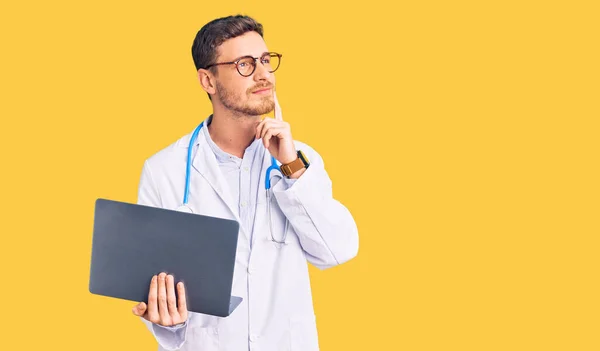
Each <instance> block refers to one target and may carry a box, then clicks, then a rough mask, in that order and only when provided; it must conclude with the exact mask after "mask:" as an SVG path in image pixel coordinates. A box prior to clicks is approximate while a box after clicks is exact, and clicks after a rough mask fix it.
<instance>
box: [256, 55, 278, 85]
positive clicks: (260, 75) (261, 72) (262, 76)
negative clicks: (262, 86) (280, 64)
mask: <svg viewBox="0 0 600 351" xmlns="http://www.w3.org/2000/svg"><path fill="white" fill-rule="evenodd" d="M272 74H273V73H270V72H269V71H268V70H267V67H265V65H263V64H262V62H260V60H258V61H257V62H256V69H255V70H254V80H255V81H261V80H269V78H270V77H271V75H272Z"/></svg>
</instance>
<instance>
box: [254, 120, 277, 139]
mask: <svg viewBox="0 0 600 351" xmlns="http://www.w3.org/2000/svg"><path fill="white" fill-rule="evenodd" d="M273 121H275V120H274V119H273V118H270V117H265V119H263V120H262V122H260V124H259V125H258V127H257V128H256V139H260V138H261V137H262V134H263V133H264V130H265V128H266V127H267V126H269V125H270V124H271V123H273Z"/></svg>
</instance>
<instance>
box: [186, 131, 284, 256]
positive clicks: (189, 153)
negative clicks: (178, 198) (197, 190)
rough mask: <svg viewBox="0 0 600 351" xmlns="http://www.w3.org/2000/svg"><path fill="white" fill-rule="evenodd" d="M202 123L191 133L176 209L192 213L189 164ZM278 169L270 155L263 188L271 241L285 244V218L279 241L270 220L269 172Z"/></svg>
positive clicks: (275, 161) (270, 191)
mask: <svg viewBox="0 0 600 351" xmlns="http://www.w3.org/2000/svg"><path fill="white" fill-rule="evenodd" d="M202 125H204V121H203V122H202V123H200V124H199V125H198V126H197V127H196V129H194V132H193V133H192V137H191V138H190V144H189V146H188V154H187V164H186V167H185V190H184V192H183V204H182V205H181V206H179V207H178V208H177V210H178V211H182V212H189V213H194V211H193V210H192V208H191V207H190V206H189V205H188V198H189V193H190V174H191V171H190V169H191V164H192V149H193V147H194V144H195V143H196V139H198V133H200V129H202ZM272 171H279V166H277V160H276V159H275V157H273V156H271V165H270V166H269V168H267V171H266V174H265V190H266V193H267V213H268V216H269V231H270V232H271V241H273V242H275V243H277V244H282V245H283V244H286V242H285V239H286V238H287V232H288V226H289V222H288V220H287V218H286V219H285V230H284V233H283V239H282V240H281V241H277V240H276V239H275V237H274V236H273V221H272V220H271V198H272V196H271V193H272V192H273V191H272V190H271V172H272Z"/></svg>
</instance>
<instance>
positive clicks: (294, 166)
mask: <svg viewBox="0 0 600 351" xmlns="http://www.w3.org/2000/svg"><path fill="white" fill-rule="evenodd" d="M304 167H305V166H304V162H302V160H301V159H300V157H298V158H296V159H295V160H294V161H292V162H290V163H288V164H285V165H281V166H280V167H279V169H280V170H281V173H283V175H284V176H286V177H289V176H290V175H292V174H294V173H296V172H298V171H299V170H301V169H302V168H304Z"/></svg>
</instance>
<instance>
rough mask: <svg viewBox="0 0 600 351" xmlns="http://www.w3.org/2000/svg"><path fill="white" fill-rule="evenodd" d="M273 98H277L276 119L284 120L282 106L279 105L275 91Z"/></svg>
mask: <svg viewBox="0 0 600 351" xmlns="http://www.w3.org/2000/svg"><path fill="white" fill-rule="evenodd" d="M273 100H275V112H274V113H275V119H276V120H278V121H283V116H282V115H281V106H280V105H279V101H278V100H277V93H275V92H274V91H273Z"/></svg>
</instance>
